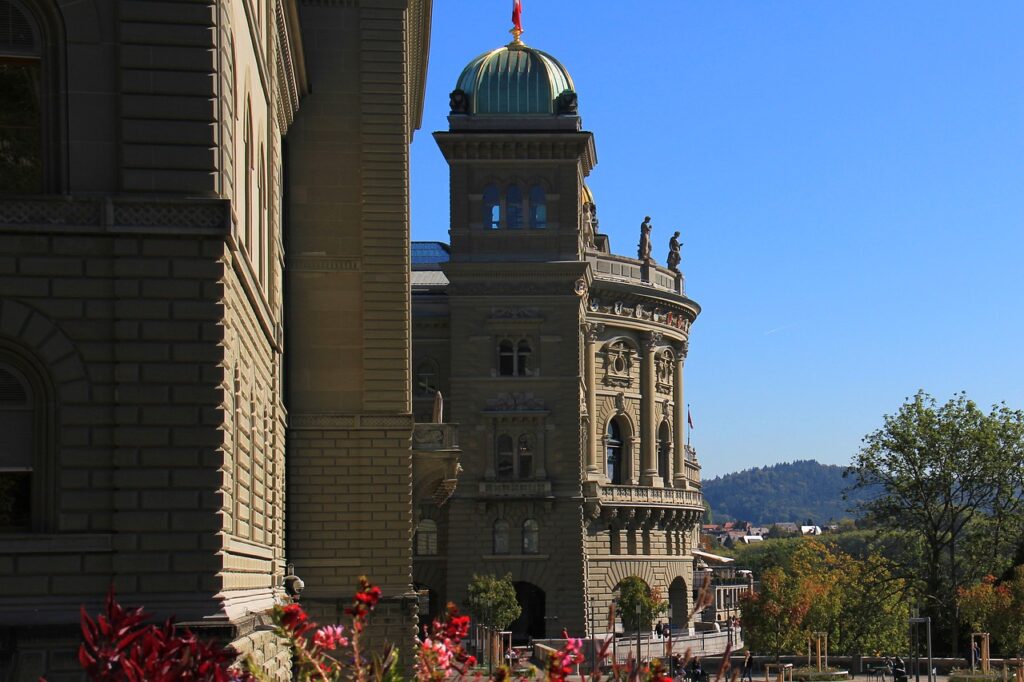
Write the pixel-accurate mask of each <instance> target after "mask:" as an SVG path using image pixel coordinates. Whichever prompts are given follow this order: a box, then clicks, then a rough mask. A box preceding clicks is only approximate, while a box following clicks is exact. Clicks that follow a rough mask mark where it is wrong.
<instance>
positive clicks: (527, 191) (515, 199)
mask: <svg viewBox="0 0 1024 682" xmlns="http://www.w3.org/2000/svg"><path fill="white" fill-rule="evenodd" d="M480 200H481V201H480V218H481V224H482V225H483V228H484V229H485V230H500V229H505V230H521V229H523V228H524V227H527V226H529V227H530V228H531V229H534V230H543V229H546V228H547V227H548V214H549V211H548V203H547V192H546V191H545V189H544V187H543V186H542V185H540V184H537V183H534V184H531V185H529V186H527V185H525V184H520V183H517V182H511V183H508V184H506V185H503V186H499V185H498V184H495V183H493V182H492V183H489V184H487V185H486V186H485V187H484V188H483V191H482V192H481V195H480Z"/></svg>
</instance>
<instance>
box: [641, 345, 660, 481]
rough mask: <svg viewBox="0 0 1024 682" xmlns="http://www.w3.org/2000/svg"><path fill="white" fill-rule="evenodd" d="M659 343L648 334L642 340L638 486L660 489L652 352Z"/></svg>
mask: <svg viewBox="0 0 1024 682" xmlns="http://www.w3.org/2000/svg"><path fill="white" fill-rule="evenodd" d="M660 342H661V334H659V333H657V332H649V333H647V334H644V338H643V352H644V357H643V365H642V367H641V371H640V382H641V392H642V395H641V400H640V485H649V486H655V487H661V486H662V485H664V481H662V480H661V476H659V475H658V457H657V455H658V453H657V440H658V439H657V437H656V435H655V433H656V429H657V426H656V423H655V422H656V419H657V414H656V411H657V405H656V404H655V401H654V399H655V393H656V392H657V390H656V388H655V382H656V377H655V369H654V352H655V349H656V348H657V346H658V343H660Z"/></svg>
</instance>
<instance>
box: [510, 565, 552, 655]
mask: <svg viewBox="0 0 1024 682" xmlns="http://www.w3.org/2000/svg"><path fill="white" fill-rule="evenodd" d="M513 585H514V586H515V588H516V601H518V602H519V606H520V607H521V608H522V609H523V611H522V613H520V614H519V618H516V619H515V620H514V621H512V624H511V625H509V627H508V629H509V630H511V631H512V643H513V644H517V645H518V644H525V643H526V642H528V641H529V640H530V639H543V638H544V637H545V628H544V615H545V601H546V595H545V594H544V590H542V589H541V588H539V587H537V586H536V585H534V584H533V583H528V582H523V581H520V582H516V583H513Z"/></svg>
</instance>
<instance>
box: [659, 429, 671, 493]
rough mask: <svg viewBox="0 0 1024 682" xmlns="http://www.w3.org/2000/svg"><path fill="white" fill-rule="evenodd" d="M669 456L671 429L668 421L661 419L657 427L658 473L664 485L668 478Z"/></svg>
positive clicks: (669, 468)
mask: <svg viewBox="0 0 1024 682" xmlns="http://www.w3.org/2000/svg"><path fill="white" fill-rule="evenodd" d="M671 457H672V431H671V429H670V428H669V425H668V421H663V422H661V426H659V427H658V475H659V476H661V480H662V481H664V482H665V484H666V485H667V484H668V482H669V480H670V470H671V468H672V462H671Z"/></svg>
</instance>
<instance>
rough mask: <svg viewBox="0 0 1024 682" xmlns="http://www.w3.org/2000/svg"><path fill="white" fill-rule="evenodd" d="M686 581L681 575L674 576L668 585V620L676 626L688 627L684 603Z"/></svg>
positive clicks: (687, 615)
mask: <svg viewBox="0 0 1024 682" xmlns="http://www.w3.org/2000/svg"><path fill="white" fill-rule="evenodd" d="M686 594H687V592H686V581H685V580H683V579H682V578H681V577H679V578H676V579H675V580H673V581H672V583H671V584H670V585H669V586H668V616H669V622H670V623H671V624H672V625H674V626H675V627H677V628H683V629H684V630H685V629H686V628H687V627H688V621H689V613H688V612H687V608H686V607H687V604H686Z"/></svg>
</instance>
